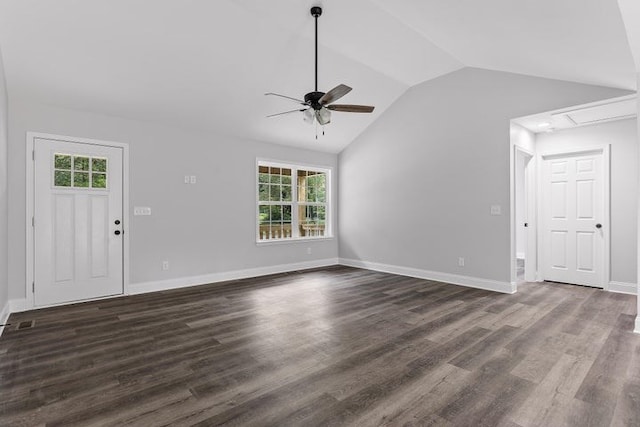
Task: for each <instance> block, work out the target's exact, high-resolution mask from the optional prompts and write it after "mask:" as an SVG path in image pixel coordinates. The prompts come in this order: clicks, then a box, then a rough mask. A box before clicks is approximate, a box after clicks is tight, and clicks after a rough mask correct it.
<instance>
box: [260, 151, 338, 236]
mask: <svg viewBox="0 0 640 427" xmlns="http://www.w3.org/2000/svg"><path fill="white" fill-rule="evenodd" d="M257 178H258V182H257V192H258V194H257V200H258V203H257V225H256V232H257V238H256V240H257V241H259V242H264V241H270V240H289V239H301V238H304V239H313V238H323V237H330V236H331V227H330V221H329V214H330V196H329V188H330V184H329V183H330V170H328V169H323V168H316V167H307V166H294V165H286V164H279V163H270V162H262V161H259V162H258V171H257Z"/></svg>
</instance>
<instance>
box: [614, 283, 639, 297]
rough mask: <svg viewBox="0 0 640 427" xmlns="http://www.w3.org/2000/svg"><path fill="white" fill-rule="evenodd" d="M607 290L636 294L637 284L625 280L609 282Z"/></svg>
mask: <svg viewBox="0 0 640 427" xmlns="http://www.w3.org/2000/svg"><path fill="white" fill-rule="evenodd" d="M608 291H609V292H616V293H619V294H628V295H638V286H637V285H636V284H635V283H627V282H615V281H613V280H612V281H610V282H609V289H608Z"/></svg>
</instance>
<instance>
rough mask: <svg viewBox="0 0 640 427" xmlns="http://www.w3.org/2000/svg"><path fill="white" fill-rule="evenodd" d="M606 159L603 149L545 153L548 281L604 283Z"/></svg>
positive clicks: (544, 225) (544, 268)
mask: <svg viewBox="0 0 640 427" xmlns="http://www.w3.org/2000/svg"><path fill="white" fill-rule="evenodd" d="M603 157H604V156H603V153H602V151H598V152H591V153H582V154H575V155H571V154H567V155H558V156H548V157H543V159H544V161H543V168H542V221H541V224H542V230H541V233H542V245H543V246H542V252H543V254H542V255H543V256H542V259H543V264H542V274H543V279H544V280H549V281H554V282H564V283H574V284H579V285H588V286H597V287H604V269H605V253H604V249H605V232H606V231H605V230H606V229H605V227H606V226H607V225H608V224H605V209H606V208H607V206H608V201H607V200H605V191H604V186H605V177H604V164H603Z"/></svg>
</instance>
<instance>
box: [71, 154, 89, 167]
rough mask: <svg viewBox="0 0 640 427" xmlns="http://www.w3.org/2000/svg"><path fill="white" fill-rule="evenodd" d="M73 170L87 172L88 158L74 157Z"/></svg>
mask: <svg viewBox="0 0 640 427" xmlns="http://www.w3.org/2000/svg"><path fill="white" fill-rule="evenodd" d="M73 170H76V171H88V170H89V157H81V156H74V157H73Z"/></svg>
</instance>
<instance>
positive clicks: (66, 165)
mask: <svg viewBox="0 0 640 427" xmlns="http://www.w3.org/2000/svg"><path fill="white" fill-rule="evenodd" d="M54 157H55V160H54V167H55V168H56V169H71V156H69V155H67V154H56V155H55V156H54Z"/></svg>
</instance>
